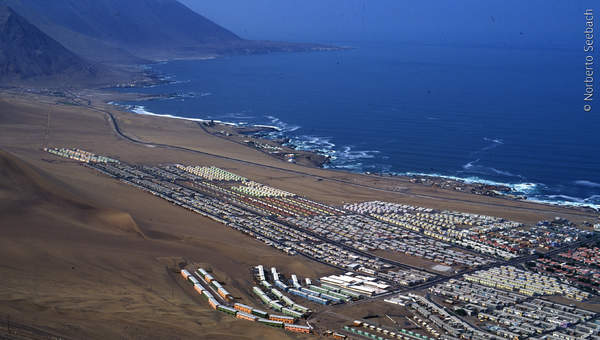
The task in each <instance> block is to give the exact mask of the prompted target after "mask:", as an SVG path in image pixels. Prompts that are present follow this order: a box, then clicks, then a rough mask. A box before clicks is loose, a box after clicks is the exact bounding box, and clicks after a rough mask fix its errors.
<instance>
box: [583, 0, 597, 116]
mask: <svg viewBox="0 0 600 340" xmlns="http://www.w3.org/2000/svg"><path fill="white" fill-rule="evenodd" d="M583 14H584V15H585V31H584V33H585V45H584V47H583V51H584V52H585V53H586V55H585V80H584V83H585V92H584V94H583V101H584V105H583V110H584V111H585V112H590V111H591V110H592V100H593V99H594V55H593V52H594V10H593V9H586V11H585V13H583Z"/></svg>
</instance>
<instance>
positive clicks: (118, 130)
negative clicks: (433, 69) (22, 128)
mask: <svg viewBox="0 0 600 340" xmlns="http://www.w3.org/2000/svg"><path fill="white" fill-rule="evenodd" d="M72 95H74V96H75V97H77V96H76V95H75V94H72ZM77 98H79V97H77ZM79 99H81V98H79ZM83 100H85V99H83ZM86 102H87V100H86ZM79 105H80V106H83V107H87V108H88V109H90V110H93V111H96V112H100V113H103V114H105V115H106V116H107V117H108V118H109V120H110V122H111V123H112V127H113V130H114V131H115V133H116V134H117V135H118V136H119V137H121V138H123V139H125V140H127V141H129V142H132V143H135V144H140V145H146V146H153V147H162V148H168V149H172V150H179V151H187V152H193V153H196V154H201V155H205V156H211V157H215V158H219V159H225V160H229V161H234V162H239V163H243V164H247V165H252V166H256V167H263V168H268V169H273V170H278V171H284V172H288V173H293V174H296V175H301V176H308V177H312V178H315V179H320V180H325V181H331V182H337V183H342V184H346V185H351V186H355V187H360V188H366V189H370V190H375V191H381V192H388V193H393V194H398V195H403V196H409V197H418V198H427V199H432V200H445V201H454V202H461V203H468V204H477V205H483V206H494V207H504V208H509V209H518V210H524V211H529V212H538V213H540V212H541V213H548V212H553V213H556V214H559V215H560V214H564V211H558V210H553V209H552V207H546V208H545V209H542V208H532V207H523V206H513V205H507V204H502V203H489V202H481V201H476V200H468V199H459V198H451V197H444V196H438V195H425V194H412V193H407V192H400V191H394V190H389V189H383V188H378V187H374V186H370V185H366V184H360V183H354V182H350V181H347V180H343V179H338V178H330V177H323V176H319V175H315V174H312V173H309V172H304V171H300V170H293V169H287V168H282V167H278V166H273V165H266V164H261V163H256V162H252V161H247V160H243V159H240V158H234V157H228V156H223V155H219V154H215V153H210V152H205V151H199V150H195V149H191V148H186V147H182V146H177V145H169V144H162V143H151V142H145V141H142V140H139V139H136V138H133V137H130V136H128V135H127V134H125V133H124V132H123V131H122V130H121V128H120V127H119V122H118V120H117V119H116V118H115V116H114V115H113V114H112V112H110V111H107V110H104V109H102V108H97V107H95V106H92V105H83V104H79ZM574 214H576V215H579V216H582V217H586V218H590V219H594V218H596V217H597V216H596V215H594V214H592V213H585V212H576V213H574Z"/></svg>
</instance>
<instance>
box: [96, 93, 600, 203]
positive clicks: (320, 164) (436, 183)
mask: <svg viewBox="0 0 600 340" xmlns="http://www.w3.org/2000/svg"><path fill="white" fill-rule="evenodd" d="M130 95H132V94H130ZM156 98H162V96H158V97H157V96H151V97H148V96H147V97H144V95H139V97H136V100H138V101H141V100H152V99H156ZM105 103H106V104H109V105H111V106H116V107H119V108H120V109H124V110H126V111H128V112H132V113H135V114H140V115H147V116H155V117H162V118H170V119H178V120H185V121H192V122H196V123H198V124H199V125H200V126H201V127H202V128H203V129H204V130H205V131H206V132H207V133H210V134H212V135H214V136H217V137H220V138H225V139H228V140H231V141H234V142H236V143H239V144H241V145H245V146H247V147H251V148H254V149H256V150H258V151H261V152H264V153H266V154H269V155H270V156H273V157H275V158H278V159H280V160H283V161H289V162H291V163H298V164H300V165H304V166H309V167H317V168H325V169H329V170H335V171H339V172H349V173H359V174H364V175H369V176H377V177H381V178H387V177H392V178H402V179H405V180H407V181H409V182H411V183H415V184H421V185H424V186H430V187H436V188H440V189H443V190H451V191H458V192H466V193H470V194H473V195H479V196H489V197H495V198H501V199H506V200H511V201H526V202H531V203H537V204H543V205H550V206H558V207H566V208H571V209H576V210H581V211H588V212H595V213H598V212H600V205H599V204H593V203H584V202H571V201H566V200H562V201H558V200H557V201H553V200H545V199H538V198H535V197H531V196H528V192H530V191H531V190H532V188H535V186H536V184H535V183H516V184H511V183H500V182H495V181H492V180H487V179H482V178H475V177H468V178H460V177H456V176H449V175H442V174H427V173H413V172H406V173H384V172H380V173H373V172H369V171H351V170H349V169H347V168H336V167H331V166H330V164H331V163H330V155H327V154H324V153H319V152H318V151H313V150H300V149H298V148H297V146H294V145H293V144H291V143H290V139H289V138H288V137H286V136H285V135H284V136H283V137H280V138H271V137H270V136H269V134H268V133H265V132H269V131H276V132H278V136H281V133H282V132H284V131H282V129H281V128H279V127H277V126H274V125H266V124H241V123H236V122H227V121H221V120H212V119H202V118H190V117H180V116H175V115H170V114H158V113H153V112H150V111H147V110H146V108H145V107H144V106H142V105H133V106H131V105H122V104H118V103H117V102H115V101H114V100H111V101H106V102H105ZM273 148H276V149H273ZM292 154H293V155H294V157H288V155H292Z"/></svg>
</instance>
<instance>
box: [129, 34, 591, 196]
mask: <svg viewBox="0 0 600 340" xmlns="http://www.w3.org/2000/svg"><path fill="white" fill-rule="evenodd" d="M355 46H356V48H355V49H351V50H344V51H337V52H319V53H288V54H270V55H256V56H239V57H225V58H220V59H213V60H199V61H174V62H169V63H162V64H156V65H152V66H151V67H152V68H153V69H154V70H156V71H157V72H160V73H163V74H165V75H170V76H172V79H173V80H175V82H174V83H172V84H167V85H160V86H155V87H151V88H144V89H128V90H123V91H134V92H145V93H175V94H178V96H175V97H174V98H172V99H161V100H152V101H143V102H124V103H119V104H123V105H131V106H135V109H136V111H137V112H142V113H143V112H151V113H156V114H168V115H174V116H179V117H190V118H203V119H215V120H221V121H226V122H235V123H242V124H268V125H274V126H277V127H279V128H280V129H281V132H280V134H279V135H285V136H287V137H290V138H291V139H292V143H293V144H294V145H295V146H296V147H298V148H302V149H311V150H318V151H319V152H322V153H325V154H328V155H330V156H332V162H331V165H330V167H332V168H336V169H345V170H350V171H371V172H385V173H394V174H406V173H423V174H436V175H443V176H452V177H459V178H464V179H468V180H476V181H491V182H498V183H505V184H509V185H511V186H512V187H513V188H514V190H515V192H516V193H522V194H526V195H527V196H528V197H530V198H531V199H536V200H544V201H553V202H562V203H568V204H577V205H588V206H595V207H596V208H600V134H599V131H600V102H599V103H598V105H599V107H598V108H595V109H594V110H593V111H592V112H584V111H583V76H584V74H583V63H584V61H583V53H582V52H581V51H571V50H566V49H565V50H561V49H516V48H507V47H472V46H471V47H469V46H460V47H456V46H426V45H410V44H392V45H389V44H358V45H355Z"/></svg>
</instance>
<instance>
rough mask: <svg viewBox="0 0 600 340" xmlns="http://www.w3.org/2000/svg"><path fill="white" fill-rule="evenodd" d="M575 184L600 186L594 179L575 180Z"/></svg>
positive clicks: (590, 186) (592, 186) (591, 186)
mask: <svg viewBox="0 0 600 340" xmlns="http://www.w3.org/2000/svg"><path fill="white" fill-rule="evenodd" d="M575 184H577V185H581V186H584V187H589V188H600V183H596V182H592V181H587V180H579V181H575Z"/></svg>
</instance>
